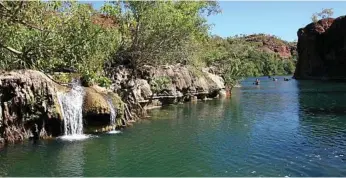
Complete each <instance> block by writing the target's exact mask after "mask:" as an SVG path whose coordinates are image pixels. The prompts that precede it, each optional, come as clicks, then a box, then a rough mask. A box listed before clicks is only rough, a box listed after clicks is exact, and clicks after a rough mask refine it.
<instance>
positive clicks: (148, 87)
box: [0, 64, 225, 143]
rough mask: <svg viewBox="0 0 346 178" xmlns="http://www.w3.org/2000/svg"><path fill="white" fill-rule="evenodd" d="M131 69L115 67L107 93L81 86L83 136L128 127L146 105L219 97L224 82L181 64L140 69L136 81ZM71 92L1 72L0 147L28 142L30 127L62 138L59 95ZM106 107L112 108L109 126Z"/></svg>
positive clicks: (31, 74) (37, 77)
mask: <svg viewBox="0 0 346 178" xmlns="http://www.w3.org/2000/svg"><path fill="white" fill-rule="evenodd" d="M130 71H131V70H130V69H128V68H124V67H122V66H118V67H117V68H116V69H115V70H114V73H113V75H112V76H113V78H112V79H113V82H114V83H113V84H112V87H111V88H109V89H106V88H102V87H99V86H91V87H84V88H83V93H84V95H83V105H82V108H81V110H82V115H83V126H84V127H83V128H84V132H99V131H101V132H103V131H108V130H110V129H112V128H114V127H118V128H119V127H123V126H127V125H130V123H131V122H133V121H135V120H136V119H139V118H140V117H142V116H144V114H145V109H147V108H149V107H152V106H161V105H165V104H173V103H177V102H184V101H191V100H193V101H195V100H197V99H202V100H205V99H207V98H214V97H217V96H218V95H220V94H221V95H222V94H223V91H224V89H225V86H224V81H223V79H222V78H221V77H220V76H218V75H216V74H213V73H211V72H209V69H208V68H205V69H203V70H197V69H195V68H192V67H188V66H184V65H180V64H177V65H169V66H159V67H152V66H144V67H143V68H141V69H140V70H138V71H137V72H138V75H137V77H134V76H133V74H132V73H131V72H130ZM210 71H211V70H210ZM138 76H139V77H138ZM70 91H71V87H69V86H65V85H61V84H59V83H57V82H55V81H53V80H52V77H49V76H47V75H45V74H43V73H41V72H39V71H33V70H19V71H11V72H1V73H0V143H3V142H6V143H13V142H16V141H22V140H24V139H27V138H29V137H30V136H31V135H32V128H33V126H34V125H35V124H36V125H37V126H38V130H39V132H40V136H41V137H49V136H53V137H55V136H61V135H63V134H64V118H63V113H64V112H65V111H62V110H61V106H60V102H59V96H60V95H58V93H61V92H63V93H66V92H70ZM118 94H119V95H118ZM60 97H61V96H60ZM60 100H61V98H60ZM123 101H125V102H123ZM68 102H69V101H68ZM70 102H74V101H70ZM110 102H111V103H112V104H111V103H110ZM111 105H113V107H114V108H115V109H116V110H117V115H116V118H115V125H113V126H112V127H110V115H111V108H110V107H111ZM72 108H73V107H72Z"/></svg>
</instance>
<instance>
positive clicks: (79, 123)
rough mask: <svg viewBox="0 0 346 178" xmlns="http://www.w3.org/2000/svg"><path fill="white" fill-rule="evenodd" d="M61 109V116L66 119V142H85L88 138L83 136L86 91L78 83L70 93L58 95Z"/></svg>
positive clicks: (76, 82) (73, 85) (74, 84)
mask: <svg viewBox="0 0 346 178" xmlns="http://www.w3.org/2000/svg"><path fill="white" fill-rule="evenodd" d="M57 95H58V100H59V104H60V107H61V114H62V117H63V119H64V136H62V137H60V138H61V139H64V140H83V139H86V138H88V136H87V135H84V134H83V114H82V113H83V112H82V106H83V98H84V89H83V87H82V86H80V84H79V82H78V81H75V82H74V83H73V84H72V89H71V91H69V92H68V93H61V92H59V93H58V94H57Z"/></svg>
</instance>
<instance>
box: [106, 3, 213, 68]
mask: <svg viewBox="0 0 346 178" xmlns="http://www.w3.org/2000/svg"><path fill="white" fill-rule="evenodd" d="M217 7H218V5H217V3H216V2H211V1H198V2H183V1H121V2H113V3H109V4H106V5H105V6H104V7H103V8H102V9H103V12H104V13H106V14H109V15H113V16H115V17H117V19H118V20H119V25H120V29H121V30H120V32H121V39H122V41H121V46H120V49H119V50H118V51H117V52H116V54H115V56H114V58H113V63H121V64H127V65H128V66H129V67H132V68H133V69H138V68H139V67H141V66H143V65H146V64H150V65H160V64H166V63H170V64H171V63H176V62H183V61H186V60H189V58H190V57H191V56H193V53H194V51H195V49H196V48H194V47H195V44H197V43H195V42H196V41H199V40H202V39H203V38H206V37H207V36H208V28H209V25H208V24H207V23H206V19H205V18H204V14H206V15H210V14H212V13H217V12H218V8H217Z"/></svg>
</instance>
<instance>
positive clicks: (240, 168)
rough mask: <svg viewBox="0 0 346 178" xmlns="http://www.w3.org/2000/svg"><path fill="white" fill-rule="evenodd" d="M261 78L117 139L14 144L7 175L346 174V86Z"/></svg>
mask: <svg viewBox="0 0 346 178" xmlns="http://www.w3.org/2000/svg"><path fill="white" fill-rule="evenodd" d="M259 79H260V80H261V85H259V86H256V85H253V81H254V80H255V78H249V79H246V80H244V81H243V82H242V83H241V87H240V88H234V90H233V93H232V97H231V98H228V99H223V100H211V101H205V102H198V103H186V104H179V105H173V106H167V107H163V108H162V109H157V110H152V111H151V119H150V120H142V121H140V122H138V123H135V124H134V125H133V126H132V127H129V128H127V129H125V130H122V131H121V132H120V133H117V134H103V135H98V136H97V137H95V136H94V137H90V138H88V139H86V140H80V141H65V140H61V139H54V140H46V141H40V142H39V143H38V144H36V145H34V144H32V143H31V142H25V143H23V144H16V145H11V146H8V147H6V148H5V149H2V150H1V151H0V176H345V175H346V85H345V84H344V83H331V82H322V81H295V80H291V81H283V77H278V81H277V82H274V81H271V80H270V79H268V78H266V77H261V78H259Z"/></svg>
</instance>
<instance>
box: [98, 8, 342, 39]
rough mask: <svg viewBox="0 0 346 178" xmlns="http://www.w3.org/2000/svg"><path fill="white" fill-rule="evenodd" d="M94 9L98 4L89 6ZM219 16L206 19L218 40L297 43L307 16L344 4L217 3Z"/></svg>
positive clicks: (339, 12)
mask: <svg viewBox="0 0 346 178" xmlns="http://www.w3.org/2000/svg"><path fill="white" fill-rule="evenodd" d="M93 4H94V6H95V8H98V7H99V6H100V5H101V4H102V2H93ZM220 6H221V9H222V13H221V14H218V15H214V16H210V17H208V22H209V23H211V24H214V26H213V28H212V30H211V31H210V33H211V34H215V35H219V36H222V37H228V36H234V35H236V34H252V33H266V34H272V35H275V36H278V37H280V38H282V39H284V40H287V41H293V40H296V39H297V30H298V29H299V28H301V27H304V26H305V25H307V24H308V23H310V22H311V15H312V14H313V13H315V12H320V11H321V10H322V9H323V8H333V10H334V16H333V17H338V16H341V15H346V2H340V1H339V2H328V1H326V2H321V1H316V2H312V1H306V2H303V1H301V2H299V1H287V2H280V1H277V2H271V1H267V2H258V1H255V2H250V1H238V2H237V1H220Z"/></svg>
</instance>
